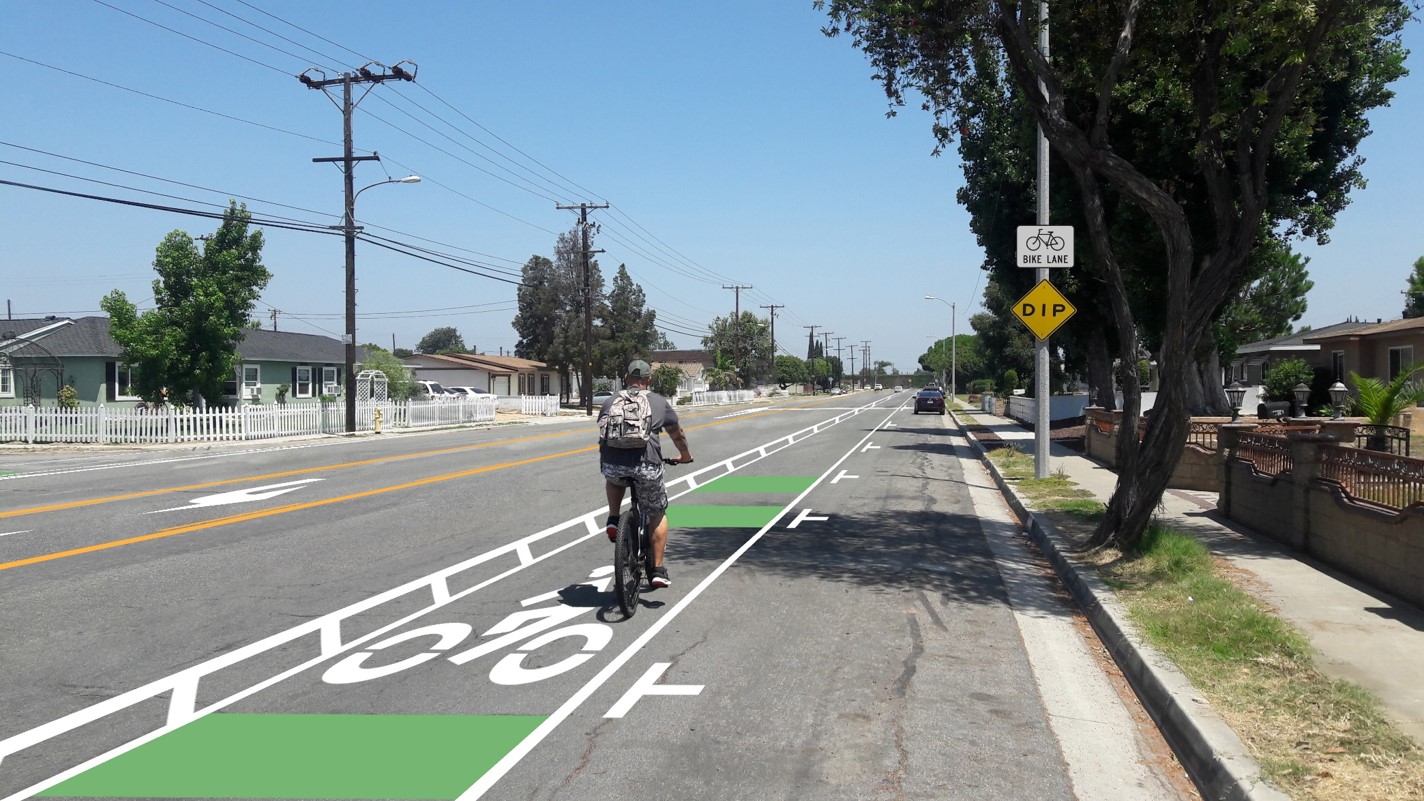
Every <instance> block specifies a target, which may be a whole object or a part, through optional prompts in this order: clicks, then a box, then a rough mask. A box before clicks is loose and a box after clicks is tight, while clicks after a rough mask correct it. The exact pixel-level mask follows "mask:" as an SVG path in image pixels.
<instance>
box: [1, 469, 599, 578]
mask: <svg viewBox="0 0 1424 801" xmlns="http://www.w3.org/2000/svg"><path fill="white" fill-rule="evenodd" d="M597 448H598V446H597V445H590V446H588V447H586V448H579V449H577V450H572V451H564V452H562V453H550V454H545V455H543V456H534V457H531V458H528V459H520V460H519V461H516V462H503V463H501V464H491V465H485V466H484V467H475V468H471V469H469V470H461V471H459V472H457V473H446V474H444V475H439V476H430V477H428V478H419V479H416V480H415V481H407V482H405V483H403V484H392V485H391V486H388V487H378V488H376V489H371V490H363V491H361V492H353V493H351V494H349V495H340V496H337V497H335V498H323V499H321V500H316V501H306V502H304V503H291V504H287V505H285V506H274V507H272V508H270V509H259V510H256V511H252V512H243V513H242V514H236V515H229V516H227V517H218V518H214V519H212V520H202V521H199V522H197V523H189V524H187V525H183V526H174V527H172V528H165V529H163V530H161V531H155V532H153V533H152V534H144V535H141V536H138V537H129V538H128V539H123V540H113V541H111V542H101V543H99V544H97V545H86V546H85V547H83V548H73V549H70V550H68V551H57V552H55V553H47V554H44V555H42V556H32V557H30V558H28V559H17V560H15V561H13V562H3V563H0V570H9V569H10V568H14V567H24V566H25V565H33V564H38V563H40V562H49V561H51V560H54V559H63V558H65V557H67V556H78V555H79V554H85V553H93V552H95V551H103V550H108V549H109V548H117V547H119V546H121V545H132V544H134V543H137V542H148V541H149V540H157V539H163V538H164V537H172V536H174V535H176V534H187V533H189V532H192V531H202V530H204V529H209V528H217V527H219V526H226V525H228V524H230V523H242V522H245V521H248V520H260V519H262V518H264V517H272V516H274V515H281V514H287V513H289V512H299V511H302V510H303V509H315V508H317V507H320V506H329V505H331V504H333V503H342V502H345V501H351V500H356V499H358V498H369V497H371V496H373V495H383V494H385V493H387V492H395V491H396V490H403V489H410V488H412V487H420V486H424V485H426V484H434V483H436V482H440V481H449V480H451V479H455V478H466V477H468V476H473V475H478V474H480V473H489V472H492V471H494V470H503V469H505V468H509V467H518V466H520V465H526V464H534V463H535V462H542V461H545V460H548V459H557V458H559V457H561V456H571V455H573V454H576V453H588V452H589V451H592V450H596V449H597Z"/></svg>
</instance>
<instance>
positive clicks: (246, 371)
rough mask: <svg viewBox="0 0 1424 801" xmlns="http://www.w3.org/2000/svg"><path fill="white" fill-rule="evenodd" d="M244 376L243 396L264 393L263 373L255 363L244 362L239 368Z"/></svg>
mask: <svg viewBox="0 0 1424 801" xmlns="http://www.w3.org/2000/svg"><path fill="white" fill-rule="evenodd" d="M238 370H239V371H240V372H239V373H238V374H239V375H241V376H242V397H244V398H256V397H260V396H261V395H262V373H261V371H260V370H259V369H258V367H257V365H255V364H244V365H242V366H241V367H239V368H238Z"/></svg>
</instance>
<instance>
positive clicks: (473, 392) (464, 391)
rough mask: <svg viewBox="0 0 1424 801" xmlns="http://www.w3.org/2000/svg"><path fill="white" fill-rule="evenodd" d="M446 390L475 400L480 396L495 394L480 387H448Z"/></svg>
mask: <svg viewBox="0 0 1424 801" xmlns="http://www.w3.org/2000/svg"><path fill="white" fill-rule="evenodd" d="M445 389H446V391H448V392H453V393H455V394H456V395H463V396H465V397H467V398H473V397H476V396H478V395H492V394H494V393H492V392H490V391H489V390H487V389H480V388H479V387H446V388H445Z"/></svg>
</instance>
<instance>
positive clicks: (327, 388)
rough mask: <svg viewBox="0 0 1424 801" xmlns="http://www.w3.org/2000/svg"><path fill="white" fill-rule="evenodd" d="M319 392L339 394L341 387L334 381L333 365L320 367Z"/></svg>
mask: <svg viewBox="0 0 1424 801" xmlns="http://www.w3.org/2000/svg"><path fill="white" fill-rule="evenodd" d="M321 394H323V395H339V394H341V387H340V385H338V384H337V383H336V368H335V367H323V368H321Z"/></svg>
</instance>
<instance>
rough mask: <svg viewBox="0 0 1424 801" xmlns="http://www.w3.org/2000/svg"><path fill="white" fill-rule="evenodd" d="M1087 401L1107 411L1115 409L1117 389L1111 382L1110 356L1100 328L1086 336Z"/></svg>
mask: <svg viewBox="0 0 1424 801" xmlns="http://www.w3.org/2000/svg"><path fill="white" fill-rule="evenodd" d="M1088 387H1089V390H1090V393H1091V394H1090V395H1089V397H1088V401H1089V402H1090V403H1091V404H1093V405H1094V406H1101V407H1102V408H1104V409H1107V410H1108V411H1113V410H1114V409H1116V408H1117V387H1116V386H1115V382H1114V381H1113V369H1112V354H1111V353H1109V352H1108V337H1107V334H1106V333H1105V332H1104V331H1103V330H1102V329H1101V328H1095V329H1094V330H1093V331H1092V333H1090V334H1088Z"/></svg>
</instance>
